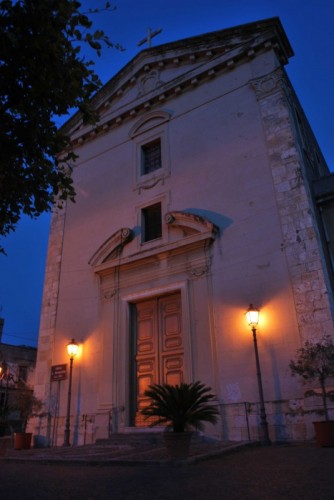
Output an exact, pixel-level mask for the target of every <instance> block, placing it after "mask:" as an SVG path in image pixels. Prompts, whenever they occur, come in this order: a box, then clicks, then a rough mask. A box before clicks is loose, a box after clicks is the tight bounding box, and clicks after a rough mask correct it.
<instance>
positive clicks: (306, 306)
mask: <svg viewBox="0 0 334 500" xmlns="http://www.w3.org/2000/svg"><path fill="white" fill-rule="evenodd" d="M253 85H254V89H255V92H256V95H257V99H258V102H259V106H260V110H261V116H262V120H263V126H264V132H265V136H266V141H267V146H268V155H269V162H270V166H271V170H272V176H273V182H274V187H275V192H276V199H277V206H278V212H279V215H280V219H281V227H282V235H283V239H282V245H281V250H282V252H284V254H285V256H286V261H287V265H288V268H289V272H290V277H291V282H292V287H293V294H294V300H295V306H296V313H297V320H298V325H299V331H300V336H301V340H302V341H305V340H312V339H314V340H318V339H321V338H322V337H323V335H324V334H330V335H332V334H333V333H334V329H333V317H332V311H331V303H332V300H331V299H332V297H329V294H330V295H331V292H330V287H329V286H328V277H327V276H326V266H325V262H324V258H323V255H322V252H321V241H320V238H319V232H318V231H317V220H316V217H315V214H314V207H313V202H312V199H311V196H310V190H309V187H308V186H307V185H305V184H306V183H307V177H306V176H307V172H305V166H304V165H303V158H302V155H301V150H300V147H298V141H297V136H296V131H295V130H294V123H293V117H292V115H293V113H294V109H293V106H294V103H293V94H292V91H291V88H290V84H289V82H288V80H287V77H286V75H285V73H284V72H283V70H282V69H278V70H276V71H275V72H274V73H272V74H270V75H267V76H265V77H264V78H260V79H258V80H256V81H254V82H253ZM296 105H297V103H296V104H295V106H296Z"/></svg>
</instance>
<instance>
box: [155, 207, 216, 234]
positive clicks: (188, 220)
mask: <svg viewBox="0 0 334 500" xmlns="http://www.w3.org/2000/svg"><path fill="white" fill-rule="evenodd" d="M165 222H166V223H167V224H168V225H169V226H171V227H174V228H179V229H181V230H182V233H183V235H185V236H187V235H192V234H198V235H207V236H208V237H209V238H212V239H214V238H215V236H216V234H217V233H218V227H217V226H216V225H215V224H214V223H213V222H211V221H209V220H208V219H207V218H206V217H202V216H200V215H196V214H192V213H189V212H180V211H174V212H168V213H167V214H166V215H165Z"/></svg>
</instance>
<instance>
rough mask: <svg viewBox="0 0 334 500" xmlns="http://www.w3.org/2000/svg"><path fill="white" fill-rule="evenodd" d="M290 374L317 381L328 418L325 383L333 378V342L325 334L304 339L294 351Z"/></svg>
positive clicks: (305, 379)
mask: <svg viewBox="0 0 334 500" xmlns="http://www.w3.org/2000/svg"><path fill="white" fill-rule="evenodd" d="M289 366H290V370H291V374H292V375H293V376H294V375H299V376H300V377H302V378H303V379H304V381H314V382H318V383H319V384H320V387H321V393H322V401H323V407H324V413H325V417H326V420H328V409H327V394H326V383H327V381H328V379H331V378H334V343H333V340H332V338H331V337H330V336H328V335H326V336H325V337H324V338H323V339H322V340H320V341H318V342H310V341H306V342H305V344H304V346H303V347H301V348H300V349H297V351H296V360H295V361H294V360H291V361H290V364H289Z"/></svg>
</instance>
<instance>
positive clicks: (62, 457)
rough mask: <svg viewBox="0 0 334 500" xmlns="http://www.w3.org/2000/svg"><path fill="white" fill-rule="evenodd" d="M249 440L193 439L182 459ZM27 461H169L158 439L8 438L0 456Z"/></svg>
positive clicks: (201, 457) (232, 448) (225, 449)
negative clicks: (38, 442) (45, 441)
mask: <svg viewBox="0 0 334 500" xmlns="http://www.w3.org/2000/svg"><path fill="white" fill-rule="evenodd" d="M250 444H251V443H249V442H242V443H224V442H212V441H209V442H205V441H200V440H197V439H195V440H194V442H193V443H192V444H191V446H190V451H189V457H188V459H187V460H185V461H182V462H184V463H194V462H198V461H201V460H205V459H208V458H210V457H216V456H220V455H222V454H224V453H227V452H232V451H235V450H238V449H239V448H243V447H245V446H249V445H250ZM1 459H3V460H6V461H29V462H43V463H56V462H60V463H69V462H70V463H77V464H80V463H86V464H89V465H97V464H100V465H101V464H109V463H110V464H112V463H114V464H133V465H136V464H142V465H145V464H167V463H169V462H170V459H169V457H168V456H167V454H166V450H165V447H164V445H163V444H162V443H161V441H158V442H156V443H154V444H152V443H147V442H141V443H138V442H134V443H132V442H127V441H126V440H124V442H122V441H121V442H119V443H108V442H105V443H101V444H93V445H85V446H71V447H68V448H67V447H62V446H61V447H53V448H31V449H30V450H14V448H13V446H12V443H10V441H8V444H7V447H6V450H5V452H4V453H3V456H0V460H1Z"/></svg>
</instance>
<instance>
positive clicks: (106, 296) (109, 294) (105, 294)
mask: <svg viewBox="0 0 334 500" xmlns="http://www.w3.org/2000/svg"><path fill="white" fill-rule="evenodd" d="M116 295H117V290H116V289H113V290H102V300H103V301H104V302H108V301H109V300H111V299H113V298H114V297H115V296H116Z"/></svg>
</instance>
